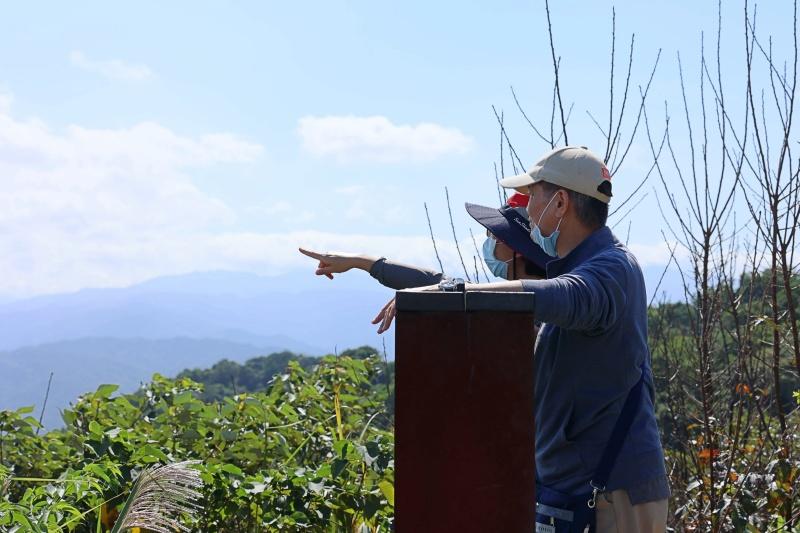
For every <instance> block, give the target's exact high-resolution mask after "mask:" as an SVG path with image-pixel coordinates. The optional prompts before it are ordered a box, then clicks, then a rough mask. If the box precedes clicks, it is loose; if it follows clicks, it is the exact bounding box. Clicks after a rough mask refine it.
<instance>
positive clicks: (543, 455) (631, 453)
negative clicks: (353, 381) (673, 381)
mask: <svg viewBox="0 0 800 533" xmlns="http://www.w3.org/2000/svg"><path fill="white" fill-rule="evenodd" d="M500 183H501V185H503V186H504V187H507V188H515V189H517V190H518V191H520V192H524V193H526V194H529V195H530V201H529V202H528V207H527V210H528V214H529V217H530V222H531V238H532V239H533V240H534V242H536V243H537V244H539V246H541V247H542V249H543V250H544V251H545V253H547V254H548V255H550V256H552V257H553V260H552V261H550V262H549V263H547V268H546V269H547V279H541V280H518V281H505V282H498V283H487V284H479V285H467V287H466V290H470V291H472V290H487V291H523V290H524V291H531V292H533V293H535V295H536V298H535V299H534V302H535V303H534V306H535V310H534V313H535V316H536V317H537V319H539V320H541V321H543V322H544V325H543V326H542V328H541V330H540V332H539V335H538V337H537V340H536V348H535V352H534V354H535V355H534V357H535V368H536V391H535V398H536V412H535V413H536V469H537V477H538V481H539V482H540V483H541V484H542V485H544V486H547V487H550V488H551V489H554V490H556V491H559V492H562V493H566V494H583V493H586V492H587V491H591V490H592V487H591V486H590V484H589V483H590V481H591V480H592V478H593V476H594V475H595V473H596V471H597V468H598V464H599V463H600V458H601V456H602V455H603V452H604V450H605V447H606V444H607V443H608V441H609V437H610V435H611V432H612V428H613V427H614V425H615V423H616V421H617V419H618V418H619V415H620V412H621V411H622V407H623V404H624V403H625V400H626V398H627V396H628V393H629V391H631V389H633V388H634V386H635V385H636V384H637V383H638V382H639V381H640V379H643V380H644V382H643V383H644V387H643V388H641V389H639V390H641V391H643V393H642V394H640V395H639V396H640V397H639V398H637V399H636V401H635V404H634V405H635V411H634V414H633V418H632V420H633V421H632V424H631V426H630V429H629V430H628V431H627V435H625V438H624V440H623V441H622V446H621V448H620V452H619V455H618V456H617V458H616V461H615V463H614V466H613V468H612V469H611V472H610V475H609V476H608V480H607V483H606V486H605V491H604V492H602V493H601V494H599V495H597V498H596V504H597V508H596V511H597V514H596V519H597V531H598V532H620V533H622V532H626V533H627V532H663V531H665V529H666V521H667V498H668V497H669V484H668V480H667V476H666V471H665V466H664V454H663V450H662V447H661V440H660V437H659V433H658V427H657V424H656V417H655V408H654V401H655V390H654V387H653V376H652V371H651V369H650V367H651V364H650V351H649V348H648V345H647V298H646V291H645V285H644V278H643V276H642V271H641V268H640V267H639V264H638V263H637V261H636V258H635V257H634V256H633V254H632V253H631V252H630V251H629V250H628V249H627V248H626V247H625V246H624V245H623V244H621V243H620V242H619V241H618V240H617V239H616V238H615V237H614V235H613V234H612V233H611V230H610V229H609V228H608V227H607V226H606V218H607V216H608V204H609V201H610V199H611V177H610V175H609V172H608V170H607V168H606V166H605V164H604V163H603V161H602V160H601V159H600V158H598V157H597V156H596V155H594V154H593V153H591V152H590V151H589V150H588V149H586V148H585V147H579V146H567V147H562V148H558V149H555V150H553V151H551V152H549V153H547V154H546V155H545V156H543V157H542V158H541V159H540V160H539V161H537V162H536V164H535V165H533V166H532V167H531V168H530V169H529V170H528V172H526V173H524V174H520V175H518V176H513V177H510V178H505V179H503V180H502V181H501V182H500ZM384 310H386V308H384ZM392 311H393V309H392ZM382 318H384V323H385V318H387V317H382ZM388 318H389V321H391V318H392V317H388ZM387 327H388V326H387Z"/></svg>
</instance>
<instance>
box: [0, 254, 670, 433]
mask: <svg viewBox="0 0 800 533" xmlns="http://www.w3.org/2000/svg"><path fill="white" fill-rule="evenodd" d="M662 270H663V269H661V268H651V269H645V278H646V280H647V283H648V286H650V287H652V288H654V287H655V285H656V283H657V282H658V279H659V277H660V275H661V273H662ZM664 281H665V283H664V284H662V287H661V289H660V290H659V292H661V291H666V293H667V294H668V295H669V296H670V297H671V298H673V299H674V298H675V297H677V296H676V295H679V294H680V289H679V287H680V280H679V278H678V277H677V276H676V275H675V274H668V275H667V277H666V279H665V280H664ZM651 290H652V289H651ZM392 295H393V291H391V290H389V289H386V288H383V287H380V285H378V284H377V282H376V281H375V280H373V279H372V278H370V277H369V275H367V274H366V273H363V272H355V273H348V274H345V275H343V276H341V277H338V278H337V279H335V280H333V281H331V280H328V279H326V278H321V277H316V276H314V275H313V274H310V273H308V272H298V273H294V274H287V275H283V276H275V277H267V276H258V275H255V274H247V273H238V272H204V273H194V274H187V275H181V276H168V277H161V278H156V279H153V280H150V281H147V282H144V283H140V284H137V285H133V286H131V287H127V288H119V289H86V290H81V291H78V292H75V293H71V294H59V295H52V296H40V297H36V298H30V299H25V300H15V301H6V302H5V303H0V409H7V408H17V407H20V406H23V405H31V404H35V405H36V406H37V411H36V413H37V416H38V412H39V408H40V407H41V403H42V400H43V398H44V393H45V389H46V386H47V380H48V377H49V375H50V373H51V372H52V373H53V386H52V390H51V394H50V399H49V400H48V406H47V410H46V413H45V418H44V420H45V422H46V424H47V425H48V426H51V427H52V426H53V425H58V424H59V423H60V418H59V415H58V410H59V409H60V408H63V407H65V406H66V405H68V403H69V402H70V401H72V400H74V399H75V398H76V397H77V396H78V394H81V393H84V392H89V391H93V390H95V389H96V388H97V386H98V385H100V384H101V383H115V384H119V385H120V386H121V391H122V392H131V391H133V390H135V388H136V387H137V386H138V384H139V383H140V382H143V381H147V380H149V379H150V377H151V375H152V374H153V373H154V372H159V373H162V374H165V375H170V376H171V375H175V374H177V373H178V372H179V371H181V370H183V369H185V368H198V367H209V366H211V365H213V364H214V363H215V362H217V361H219V360H220V359H223V358H228V359H231V360H235V361H244V360H246V359H247V358H249V357H253V356H257V355H267V354H269V353H272V352H277V351H281V350H291V351H293V352H295V353H300V354H306V355H322V354H325V353H333V352H334V351H335V350H339V351H341V350H344V349H347V348H353V347H357V346H361V345H372V346H375V347H377V348H382V344H383V342H384V341H385V344H386V348H387V353H388V356H389V358H390V359H391V358H393V352H394V330H393V329H392V330H390V331H389V332H387V333H386V334H384V336H383V337H381V336H379V335H377V334H376V333H375V326H373V325H372V324H370V319H372V317H374V316H375V314H376V313H377V312H378V310H379V309H380V308H381V307H382V306H383V304H385V303H386V301H388V299H389V298H391V296H392Z"/></svg>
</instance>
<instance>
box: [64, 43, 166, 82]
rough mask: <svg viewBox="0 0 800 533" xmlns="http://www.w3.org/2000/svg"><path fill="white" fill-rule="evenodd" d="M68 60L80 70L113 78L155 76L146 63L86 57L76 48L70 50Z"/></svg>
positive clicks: (135, 78) (127, 78) (132, 78)
mask: <svg viewBox="0 0 800 533" xmlns="http://www.w3.org/2000/svg"><path fill="white" fill-rule="evenodd" d="M69 61H70V63H72V65H74V66H76V67H78V68H80V69H82V70H85V71H87V72H94V73H96V74H100V75H101V76H104V77H106V78H110V79H114V80H123V81H145V80H148V79H151V78H153V77H155V74H154V73H153V71H152V70H151V69H150V67H148V66H147V65H134V64H131V63H127V62H125V61H122V60H120V59H108V60H104V61H99V60H94V59H90V58H88V57H86V55H85V54H84V53H83V52H81V51H78V50H73V51H72V52H70V54H69Z"/></svg>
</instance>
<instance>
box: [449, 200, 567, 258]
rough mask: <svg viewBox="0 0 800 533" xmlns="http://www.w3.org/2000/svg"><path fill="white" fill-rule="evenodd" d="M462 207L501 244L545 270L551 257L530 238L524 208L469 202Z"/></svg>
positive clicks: (529, 228)
mask: <svg viewBox="0 0 800 533" xmlns="http://www.w3.org/2000/svg"><path fill="white" fill-rule="evenodd" d="M464 207H466V208H467V213H469V214H470V216H471V217H472V218H474V219H475V220H476V221H477V222H478V223H479V224H480V225H481V226H483V227H484V228H486V229H487V230H489V232H490V233H491V234H492V235H494V236H495V237H497V239H498V240H500V241H502V242H503V244H505V245H506V246H508V247H509V248H511V249H512V250H514V251H515V252H517V253H518V254H520V255H522V256H523V257H524V258H525V259H527V260H528V261H530V262H531V263H533V264H534V265H536V267H538V268H539V269H540V270H541V271H542V273H544V272H545V271H546V269H545V265H547V263H548V262H549V261H552V260H553V258H552V257H550V256H549V255H547V254H546V253H544V250H542V249H541V248H540V247H539V246H538V245H537V244H536V243H535V242H533V240H532V239H531V223H530V221H529V220H528V214H527V213H526V212H525V209H524V208H522V207H510V206H508V205H504V206H503V207H501V208H500V209H496V208H494V207H486V206H484V205H477V204H470V203H467V204H464Z"/></svg>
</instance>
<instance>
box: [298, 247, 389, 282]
mask: <svg viewBox="0 0 800 533" xmlns="http://www.w3.org/2000/svg"><path fill="white" fill-rule="evenodd" d="M299 250H300V253H301V254H303V255H306V256H308V257H310V258H312V259H316V260H317V261H319V265H317V270H316V271H315V272H314V273H315V274H316V275H317V276H327V277H328V278H329V279H333V275H334V274H341V273H342V272H347V271H348V270H350V269H352V268H360V269H362V270H366V271H369V269H370V268H371V267H372V265H373V263H375V261H376V260H375V259H374V258H372V257H367V256H365V255H360V254H347V253H339V252H337V253H332V252H325V253H320V252H314V251H312V250H306V249H304V248H300V249H299Z"/></svg>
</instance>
